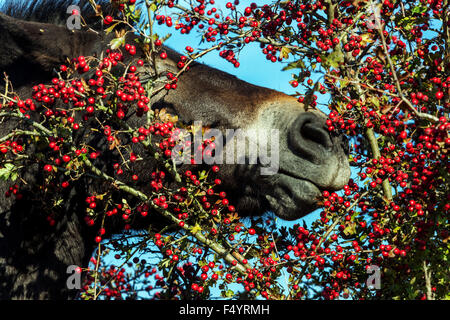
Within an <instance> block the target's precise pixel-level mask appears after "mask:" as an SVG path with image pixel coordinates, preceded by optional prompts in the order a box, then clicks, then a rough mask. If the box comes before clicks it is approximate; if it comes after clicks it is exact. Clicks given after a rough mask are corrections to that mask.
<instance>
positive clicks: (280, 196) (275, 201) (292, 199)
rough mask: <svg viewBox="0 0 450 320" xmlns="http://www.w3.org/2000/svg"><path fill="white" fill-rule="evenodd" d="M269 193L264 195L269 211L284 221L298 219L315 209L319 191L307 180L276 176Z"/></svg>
mask: <svg viewBox="0 0 450 320" xmlns="http://www.w3.org/2000/svg"><path fill="white" fill-rule="evenodd" d="M277 176H278V177H277V178H278V179H277V181H276V183H275V184H274V185H272V188H270V192H269V193H267V194H266V195H265V198H266V200H267V202H268V203H269V206H270V208H269V210H270V211H272V212H274V213H275V214H276V215H277V216H278V217H280V218H281V219H284V220H296V219H300V218H302V217H304V216H306V215H307V214H309V213H310V212H312V211H314V210H315V209H317V207H318V204H317V199H318V197H319V196H320V195H321V191H320V189H319V188H318V187H317V186H316V185H314V184H313V183H312V182H310V181H308V180H302V179H297V178H294V177H290V176H288V175H285V174H278V175H277Z"/></svg>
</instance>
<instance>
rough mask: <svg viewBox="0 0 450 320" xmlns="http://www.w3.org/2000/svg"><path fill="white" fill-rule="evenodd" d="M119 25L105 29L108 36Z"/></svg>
mask: <svg viewBox="0 0 450 320" xmlns="http://www.w3.org/2000/svg"><path fill="white" fill-rule="evenodd" d="M118 24H119V22H116V23H114V24H113V25H111V26H110V27H109V28H107V29H105V32H106V34H109V33H111V32H113V30H114V28H115V27H116V26H117V25H118Z"/></svg>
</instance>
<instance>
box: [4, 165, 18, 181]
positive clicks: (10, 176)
mask: <svg viewBox="0 0 450 320" xmlns="http://www.w3.org/2000/svg"><path fill="white" fill-rule="evenodd" d="M0 180H3V181H8V180H12V181H15V180H17V172H16V166H15V165H13V164H11V163H6V164H5V166H4V167H3V168H1V169H0Z"/></svg>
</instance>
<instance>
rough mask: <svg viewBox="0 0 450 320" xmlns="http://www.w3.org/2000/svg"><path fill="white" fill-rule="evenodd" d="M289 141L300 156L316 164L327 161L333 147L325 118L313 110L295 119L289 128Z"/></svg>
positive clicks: (292, 148) (290, 145)
mask: <svg viewBox="0 0 450 320" xmlns="http://www.w3.org/2000/svg"><path fill="white" fill-rule="evenodd" d="M288 143H289V147H290V148H291V150H293V151H294V152H296V153H297V154H298V155H299V156H300V157H302V158H304V159H307V160H308V161H311V162H313V163H316V164H319V163H323V162H324V161H326V158H327V157H328V156H329V155H330V154H329V153H330V152H331V151H332V149H333V141H332V140H331V136H330V134H329V133H328V131H327V129H326V127H325V120H324V119H321V118H320V117H319V116H317V115H315V114H313V113H311V112H304V113H302V114H301V115H299V116H298V118H297V119H295V120H294V122H293V123H292V125H291V127H290V128H289V134H288Z"/></svg>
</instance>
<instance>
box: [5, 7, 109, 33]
mask: <svg viewBox="0 0 450 320" xmlns="http://www.w3.org/2000/svg"><path fill="white" fill-rule="evenodd" d="M97 4H98V5H100V6H101V7H102V11H103V12H104V13H109V12H111V11H112V9H113V8H112V6H111V5H110V3H109V1H108V0H97ZM71 5H76V6H78V7H79V8H80V11H81V15H82V17H83V18H84V20H85V21H86V22H87V24H88V25H89V26H90V27H91V28H99V27H100V28H101V26H99V25H100V24H101V22H100V19H99V17H97V16H96V15H95V11H94V9H93V8H92V5H91V4H90V3H89V0H31V1H30V0H4V1H3V2H2V3H1V4H0V11H1V12H3V13H4V14H7V15H9V16H11V17H13V18H16V19H21V20H27V21H35V22H42V23H51V24H57V25H65V24H66V21H67V18H68V17H69V14H68V13H67V8H69V6H71Z"/></svg>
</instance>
